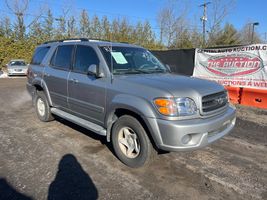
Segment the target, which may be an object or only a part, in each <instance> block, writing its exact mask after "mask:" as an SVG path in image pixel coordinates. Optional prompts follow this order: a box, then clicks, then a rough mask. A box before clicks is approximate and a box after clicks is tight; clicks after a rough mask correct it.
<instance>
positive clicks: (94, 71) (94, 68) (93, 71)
mask: <svg viewBox="0 0 267 200" xmlns="http://www.w3.org/2000/svg"><path fill="white" fill-rule="evenodd" d="M87 74H88V75H91V76H95V77H96V78H103V77H104V73H102V72H99V66H98V65H96V64H92V65H90V66H89V67H88V70H87Z"/></svg>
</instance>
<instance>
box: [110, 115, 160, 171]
mask: <svg viewBox="0 0 267 200" xmlns="http://www.w3.org/2000/svg"><path fill="white" fill-rule="evenodd" d="M112 145H113V148H114V151H115V153H116V156H117V157H118V158H119V159H120V160H121V161H122V162H123V163H124V164H125V165H127V166H129V167H141V166H143V165H146V164H148V163H149V162H150V161H151V160H152V157H153V154H155V153H156V151H155V150H154V148H153V146H152V144H151V142H150V140H149V138H148V136H147V133H146V131H145V130H144V128H143V126H142V125H141V124H140V122H139V121H138V120H137V119H136V118H134V117H132V116H129V115H124V116H122V117H120V118H119V119H118V120H117V121H116V122H115V124H114V126H113V128H112Z"/></svg>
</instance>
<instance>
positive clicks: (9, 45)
mask: <svg viewBox="0 0 267 200" xmlns="http://www.w3.org/2000/svg"><path fill="white" fill-rule="evenodd" d="M14 2H15V4H14ZM20 2H21V4H19V3H20ZM178 2H179V3H180V4H178ZM233 2H234V0H226V1H222V0H213V4H212V5H213V8H211V12H210V20H209V29H208V30H209V31H208V32H207V33H205V34H207V41H203V33H202V29H201V27H200V26H199V25H198V24H199V23H195V25H194V24H193V25H192V20H191V19H190V17H189V13H190V12H189V11H188V7H187V5H186V4H181V2H180V1H173V0H169V1H168V3H167V4H166V6H165V7H164V8H162V9H161V10H159V12H158V13H157V24H158V27H152V25H151V23H150V22H149V21H139V22H137V23H135V24H133V23H130V21H129V20H128V19H127V18H126V17H122V18H115V19H109V18H108V17H107V16H102V17H99V16H98V15H93V16H91V15H89V13H88V11H87V10H81V11H80V13H79V15H78V16H73V15H69V13H68V10H64V9H63V11H62V12H61V15H60V16H59V17H55V16H54V14H53V13H52V11H51V10H50V9H47V11H46V12H45V13H43V12H40V14H39V15H36V16H34V18H33V20H32V21H30V22H28V24H26V22H25V17H26V16H27V15H29V14H28V13H27V12H28V7H29V0H21V1H19V0H16V1H13V0H6V5H7V8H8V9H9V11H10V12H11V13H12V14H13V16H15V18H14V19H13V20H12V21H11V19H10V17H8V16H5V17H2V18H1V19H0V62H1V65H3V64H6V63H7V62H8V61H9V60H10V59H12V58H24V59H26V60H27V61H29V60H30V58H31V55H32V53H33V51H34V48H35V47H36V45H38V44H41V43H43V42H45V41H49V40H58V39H65V38H76V37H85V38H92V39H100V40H108V41H115V42H116V41H117V42H128V43H133V44H137V45H141V46H143V47H145V48H148V49H151V50H163V49H178V48H199V47H207V46H209V47H211V46H224V45H239V44H248V43H250V42H251V41H250V40H251V26H250V24H249V23H248V24H247V25H245V26H244V28H243V29H242V30H241V31H237V30H236V29H235V27H234V26H233V25H232V24H230V23H226V24H225V25H224V26H223V27H221V25H222V22H223V20H224V18H225V17H226V16H227V14H228V13H229V12H230V8H231V6H230V5H232V4H233ZM177 7H178V8H179V9H177ZM254 38H255V39H254V42H260V38H259V36H258V35H257V34H256V33H255V34H254Z"/></svg>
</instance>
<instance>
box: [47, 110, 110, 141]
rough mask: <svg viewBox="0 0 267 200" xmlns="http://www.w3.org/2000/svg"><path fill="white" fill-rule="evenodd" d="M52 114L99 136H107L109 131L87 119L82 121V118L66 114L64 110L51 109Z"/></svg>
mask: <svg viewBox="0 0 267 200" xmlns="http://www.w3.org/2000/svg"><path fill="white" fill-rule="evenodd" d="M51 112H52V113H53V114H55V115H57V116H59V117H62V118H64V119H66V120H68V121H71V122H73V123H75V124H78V125H79V126H82V127H84V128H86V129H88V130H90V131H93V132H95V133H97V134H99V135H102V136H106V135H107V131H106V129H104V128H103V127H102V126H99V125H97V124H95V123H92V122H89V121H87V120H85V119H82V118H80V117H77V116H75V115H72V114H70V113H67V112H64V111H62V110H59V109H57V108H51Z"/></svg>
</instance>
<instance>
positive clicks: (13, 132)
mask: <svg viewBox="0 0 267 200" xmlns="http://www.w3.org/2000/svg"><path fill="white" fill-rule="evenodd" d="M25 83H26V78H19V79H16V78H12V79H0V199H12V198H13V199H214V200H215V199H216V200H217V199H267V110H260V109H251V108H247V107H241V106H238V108H237V109H238V119H237V125H236V128H235V129H234V131H233V132H232V133H231V134H230V135H229V136H227V137H225V138H224V139H221V140H220V141H218V142H217V143H215V144H213V145H211V146H209V147H206V148H205V149H203V150H198V151H193V152H181V153H169V154H162V155H159V156H158V157H157V158H156V160H155V162H154V163H153V165H151V166H149V167H146V168H140V169H129V168H127V167H126V166H124V165H123V164H121V162H120V161H118V160H117V158H116V157H115V156H114V154H113V153H112V149H111V148H110V146H109V145H107V144H106V142H105V139H104V138H102V137H100V136H96V135H94V134H93V133H91V132H89V131H87V130H85V129H83V128H81V127H79V126H76V125H74V124H71V123H69V122H67V121H65V120H62V119H57V120H55V121H53V122H49V123H43V122H40V121H39V120H38V119H37V117H36V116H35V112H34V109H33V108H32V105H31V99H30V96H29V95H28V94H27V92H26V89H25Z"/></svg>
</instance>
